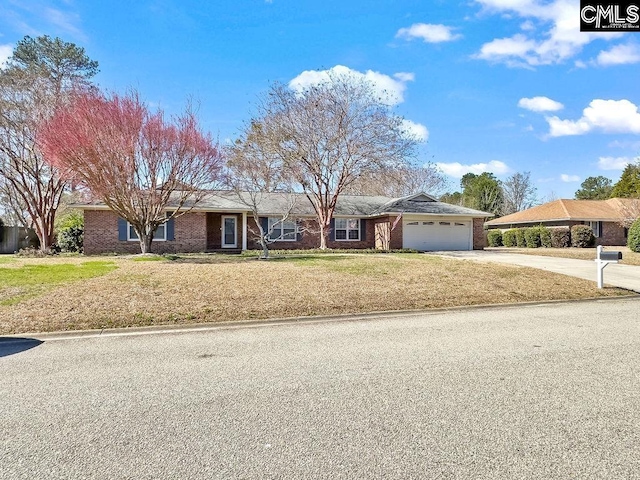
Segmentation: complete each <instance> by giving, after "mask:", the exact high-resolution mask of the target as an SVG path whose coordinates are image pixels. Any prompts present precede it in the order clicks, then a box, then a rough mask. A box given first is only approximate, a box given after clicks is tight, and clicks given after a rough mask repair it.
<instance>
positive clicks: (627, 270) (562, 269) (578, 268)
mask: <svg viewBox="0 0 640 480" xmlns="http://www.w3.org/2000/svg"><path fill="white" fill-rule="evenodd" d="M429 254H430V255H440V256H444V257H454V258H461V259H465V260H474V261H478V262H494V263H506V264H509V265H520V266H522V267H532V268H539V269H540V270H547V271H549V272H555V273H561V274H563V275H569V276H571V277H578V278H583V279H585V280H592V281H593V282H594V283H595V282H596V281H597V277H596V275H597V267H596V262H595V261H593V260H576V259H573V258H558V257H543V256H538V255H524V254H521V253H510V252H504V251H494V250H473V251H468V252H431V253H429ZM604 283H605V285H611V286H614V287H619V288H624V289H627V290H631V291H634V292H637V293H640V267H637V266H633V265H620V264H609V265H608V266H607V267H605V269H604Z"/></svg>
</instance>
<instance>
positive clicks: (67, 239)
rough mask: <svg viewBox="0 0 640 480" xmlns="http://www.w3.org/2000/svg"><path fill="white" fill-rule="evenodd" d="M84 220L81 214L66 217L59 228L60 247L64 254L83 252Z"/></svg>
mask: <svg viewBox="0 0 640 480" xmlns="http://www.w3.org/2000/svg"><path fill="white" fill-rule="evenodd" d="M83 242H84V218H83V217H82V214H80V213H76V212H74V213H70V214H69V215H66V216H65V217H64V218H63V219H62V220H61V221H60V225H59V227H58V247H59V248H60V249H61V250H62V251H63V252H82V248H83Z"/></svg>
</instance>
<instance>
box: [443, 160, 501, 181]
mask: <svg viewBox="0 0 640 480" xmlns="http://www.w3.org/2000/svg"><path fill="white" fill-rule="evenodd" d="M436 166H437V167H438V168H439V169H440V170H442V172H443V173H445V174H446V175H449V176H451V177H455V178H462V176H463V175H464V174H465V173H475V174H476V175H479V174H481V173H483V172H491V173H495V174H496V175H503V174H505V173H509V172H510V171H511V169H510V168H509V167H508V166H507V164H506V163H504V162H501V161H500V160H491V161H490V162H488V163H474V164H472V165H462V164H461V163H458V162H453V163H441V162H438V163H436Z"/></svg>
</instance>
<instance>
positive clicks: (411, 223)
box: [407, 222, 420, 225]
mask: <svg viewBox="0 0 640 480" xmlns="http://www.w3.org/2000/svg"><path fill="white" fill-rule="evenodd" d="M407 225H420V222H408V223H407Z"/></svg>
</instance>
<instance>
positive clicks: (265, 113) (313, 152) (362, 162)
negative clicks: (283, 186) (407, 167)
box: [252, 75, 417, 249]
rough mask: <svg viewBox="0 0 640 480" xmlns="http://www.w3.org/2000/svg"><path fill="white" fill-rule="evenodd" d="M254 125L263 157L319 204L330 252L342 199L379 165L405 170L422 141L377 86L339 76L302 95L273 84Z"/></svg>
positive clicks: (321, 228)
mask: <svg viewBox="0 0 640 480" xmlns="http://www.w3.org/2000/svg"><path fill="white" fill-rule="evenodd" d="M252 123H253V124H256V125H257V126H258V127H259V129H260V131H261V135H260V144H259V145H258V147H259V148H260V150H261V152H262V153H263V154H264V155H268V156H273V157H275V158H276V159H277V160H278V161H279V162H281V164H282V167H283V168H284V169H285V170H286V171H287V172H288V173H289V174H290V175H291V178H293V180H294V181H295V182H296V183H297V184H298V185H299V187H300V188H301V190H302V191H303V192H304V194H305V195H306V196H307V198H308V199H309V201H310V202H311V204H312V205H313V209H314V211H315V215H316V220H317V223H318V228H319V233H320V248H323V249H324V248H326V237H327V233H328V232H329V228H330V227H329V225H330V221H331V218H332V217H333V213H334V211H335V207H336V201H337V199H338V197H339V196H340V194H342V193H343V192H344V191H345V189H347V188H348V187H349V186H350V185H351V184H353V182H355V181H356V180H357V179H358V178H359V177H360V176H361V175H363V174H364V173H365V172H368V171H371V170H375V167H382V166H384V167H387V168H392V167H394V166H398V165H404V164H405V161H406V159H407V158H408V157H410V156H412V155H413V153H414V147H415V145H416V143H417V140H416V138H414V137H412V136H411V135H410V134H409V133H408V132H407V131H406V130H405V128H404V127H403V120H402V118H400V117H398V116H396V115H393V114H392V113H391V111H390V109H389V107H388V106H387V105H385V104H384V103H383V100H382V99H381V98H379V97H378V96H377V95H376V94H375V93H374V90H373V89H372V86H371V84H369V83H368V82H366V81H364V80H358V79H354V78H352V77H348V76H340V75H333V76H332V77H331V78H330V80H329V81H327V82H325V83H322V84H318V85H312V86H310V87H308V88H306V89H304V90H302V91H293V90H292V89H290V88H289V87H287V86H286V85H282V84H274V85H273V86H272V87H271V89H270V90H269V92H268V94H267V95H266V97H265V98H264V99H263V101H262V102H261V103H260V105H259V106H258V115H257V117H256V118H254V119H253V121H252Z"/></svg>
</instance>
